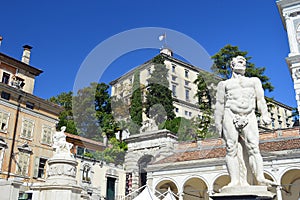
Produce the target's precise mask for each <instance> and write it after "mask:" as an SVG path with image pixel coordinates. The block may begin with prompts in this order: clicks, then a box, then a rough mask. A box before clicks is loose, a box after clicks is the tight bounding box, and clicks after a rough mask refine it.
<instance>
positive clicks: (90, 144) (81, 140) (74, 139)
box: [65, 133, 105, 151]
mask: <svg viewBox="0 0 300 200" xmlns="http://www.w3.org/2000/svg"><path fill="white" fill-rule="evenodd" d="M65 134H66V136H67V140H68V141H69V142H71V143H76V144H77V145H78V146H82V147H87V148H88V149H91V150H96V151H97V150H99V151H101V150H103V149H104V148H105V145H104V144H103V143H102V142H99V141H96V140H92V139H88V138H85V137H82V136H79V135H74V134H71V133H65Z"/></svg>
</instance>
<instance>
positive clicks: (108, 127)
mask: <svg viewBox="0 0 300 200" xmlns="http://www.w3.org/2000/svg"><path fill="white" fill-rule="evenodd" d="M108 89H109V86H108V85H106V84H105V83H91V84H90V86H88V87H85V88H83V89H81V90H79V91H78V92H77V94H76V96H74V98H73V104H74V107H73V110H74V119H75V122H76V126H77V129H78V131H79V133H80V135H82V136H84V137H88V138H91V139H96V140H102V137H101V134H102V135H103V134H105V135H107V137H108V138H111V137H113V136H114V133H115V132H116V131H117V130H116V129H117V125H116V122H115V121H114V118H113V115H112V110H111V99H110V96H109V94H108Z"/></svg>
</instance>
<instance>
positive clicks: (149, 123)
mask: <svg viewBox="0 0 300 200" xmlns="http://www.w3.org/2000/svg"><path fill="white" fill-rule="evenodd" d="M156 130H158V126H157V125H156V123H155V120H154V119H147V120H145V121H143V122H142V127H141V128H140V132H141V133H143V132H148V131H156Z"/></svg>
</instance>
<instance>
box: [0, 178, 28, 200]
mask: <svg viewBox="0 0 300 200" xmlns="http://www.w3.org/2000/svg"><path fill="white" fill-rule="evenodd" d="M22 183H23V182H22V181H19V180H14V179H9V180H0V194H1V198H0V199H1V200H17V199H18V197H19V190H20V186H21V185H22Z"/></svg>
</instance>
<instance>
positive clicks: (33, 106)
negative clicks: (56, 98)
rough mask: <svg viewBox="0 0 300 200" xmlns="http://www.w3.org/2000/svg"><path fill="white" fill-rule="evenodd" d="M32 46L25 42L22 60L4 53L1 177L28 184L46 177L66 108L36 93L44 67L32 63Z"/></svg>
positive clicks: (0, 77) (0, 105) (0, 100)
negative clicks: (48, 161) (53, 139)
mask: <svg viewBox="0 0 300 200" xmlns="http://www.w3.org/2000/svg"><path fill="white" fill-rule="evenodd" d="M30 49H31V47H30V46H28V45H25V46H24V51H23V56H22V61H19V60H17V59H14V58H12V57H10V56H7V55H5V54H3V53H0V81H1V82H0V94H1V96H0V178H1V179H11V178H12V179H13V178H19V179H21V180H22V182H23V186H28V187H29V186H30V185H32V184H33V183H34V182H37V181H43V180H44V178H45V168H46V161H47V159H48V158H50V157H52V153H53V151H52V147H51V144H52V133H53V132H54V131H55V127H56V124H57V122H58V115H59V113H60V111H61V110H62V109H61V108H60V107H59V106H57V105H54V104H53V103H50V102H49V101H46V100H44V99H41V98H39V97H37V96H34V95H33V90H34V83H35V77H36V76H38V75H39V74H41V73H42V70H40V69H37V68H35V67H32V66H30V65H29V61H30ZM24 189H25V190H26V189H27V188H26V187H25V188H24Z"/></svg>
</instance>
